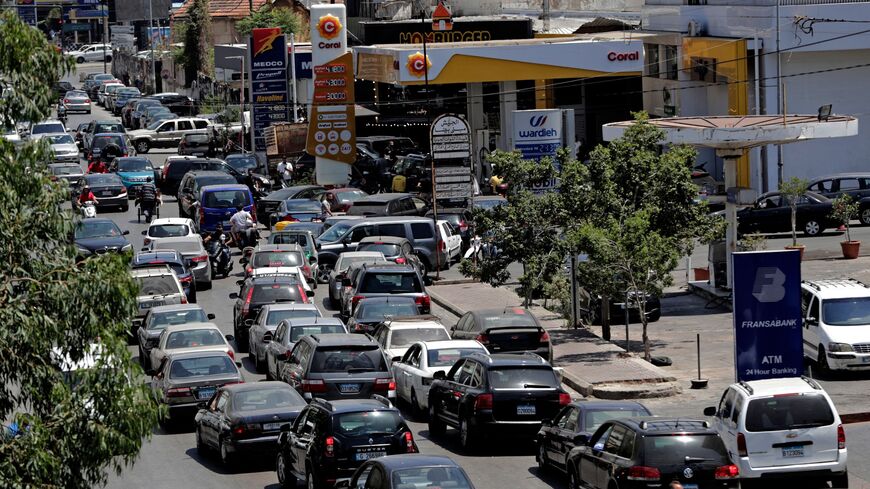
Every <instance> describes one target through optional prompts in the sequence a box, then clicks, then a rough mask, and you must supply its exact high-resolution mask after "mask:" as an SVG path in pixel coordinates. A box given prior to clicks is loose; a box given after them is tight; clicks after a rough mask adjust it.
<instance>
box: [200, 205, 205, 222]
mask: <svg viewBox="0 0 870 489" xmlns="http://www.w3.org/2000/svg"><path fill="white" fill-rule="evenodd" d="M199 222H201V223H202V222H205V209H203V208H202V207H200V208H199Z"/></svg>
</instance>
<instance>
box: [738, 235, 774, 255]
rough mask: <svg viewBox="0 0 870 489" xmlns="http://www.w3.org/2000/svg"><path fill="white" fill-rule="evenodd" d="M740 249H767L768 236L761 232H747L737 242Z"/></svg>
mask: <svg viewBox="0 0 870 489" xmlns="http://www.w3.org/2000/svg"><path fill="white" fill-rule="evenodd" d="M737 246H738V248H739V249H740V251H762V250H766V249H767V238H766V237H765V236H764V235H763V234H761V233H757V234H756V233H753V234H745V235H743V238H742V239H741V240H740V242H739V243H737Z"/></svg>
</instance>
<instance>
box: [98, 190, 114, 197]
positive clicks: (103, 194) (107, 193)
mask: <svg viewBox="0 0 870 489" xmlns="http://www.w3.org/2000/svg"><path fill="white" fill-rule="evenodd" d="M100 195H102V196H103V197H111V196H112V191H111V190H103V191H102V192H100Z"/></svg>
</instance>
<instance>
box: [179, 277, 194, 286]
mask: <svg viewBox="0 0 870 489" xmlns="http://www.w3.org/2000/svg"><path fill="white" fill-rule="evenodd" d="M178 281H179V282H181V283H183V284H187V283H190V282H193V275H188V276H186V277H181V278H179V279H178Z"/></svg>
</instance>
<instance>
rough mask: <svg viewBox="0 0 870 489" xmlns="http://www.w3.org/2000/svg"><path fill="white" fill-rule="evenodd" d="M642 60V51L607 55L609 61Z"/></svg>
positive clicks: (612, 52)
mask: <svg viewBox="0 0 870 489" xmlns="http://www.w3.org/2000/svg"><path fill="white" fill-rule="evenodd" d="M639 59H640V51H635V52H633V53H617V52H614V51H611V52H609V53H607V61H637V60H639Z"/></svg>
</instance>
